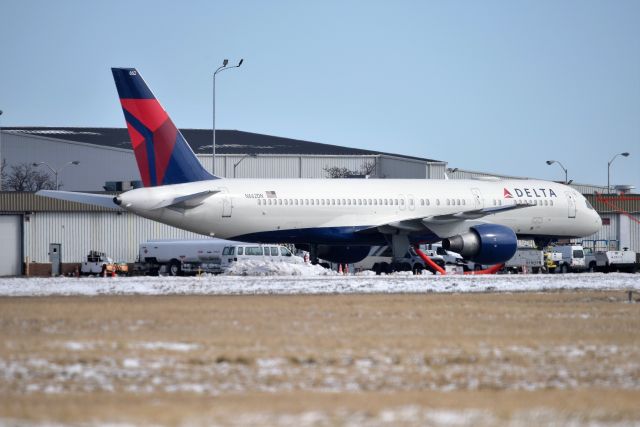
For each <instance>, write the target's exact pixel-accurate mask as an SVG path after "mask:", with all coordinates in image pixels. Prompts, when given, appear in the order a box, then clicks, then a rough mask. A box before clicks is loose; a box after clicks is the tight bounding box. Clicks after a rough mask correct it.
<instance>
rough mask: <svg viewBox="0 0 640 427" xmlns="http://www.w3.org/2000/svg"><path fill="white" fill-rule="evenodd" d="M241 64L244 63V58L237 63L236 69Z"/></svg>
mask: <svg viewBox="0 0 640 427" xmlns="http://www.w3.org/2000/svg"><path fill="white" fill-rule="evenodd" d="M243 62H244V58H242V59H241V60H240V62H238V67H239V66H241V65H242V63H243Z"/></svg>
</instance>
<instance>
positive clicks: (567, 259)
mask: <svg viewBox="0 0 640 427" xmlns="http://www.w3.org/2000/svg"><path fill="white" fill-rule="evenodd" d="M553 251H554V252H557V253H560V254H562V260H560V261H558V262H557V264H558V267H557V268H556V272H557V273H568V272H570V271H584V270H585V269H586V268H587V266H586V265H585V263H584V248H583V247H582V246H580V245H562V246H554V247H553Z"/></svg>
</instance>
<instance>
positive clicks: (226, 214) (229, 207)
mask: <svg viewBox="0 0 640 427" xmlns="http://www.w3.org/2000/svg"><path fill="white" fill-rule="evenodd" d="M220 193H221V195H222V218H231V212H232V211H233V201H232V200H231V196H229V190H227V189H226V188H221V189H220Z"/></svg>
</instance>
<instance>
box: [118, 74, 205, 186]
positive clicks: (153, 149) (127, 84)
mask: <svg viewBox="0 0 640 427" xmlns="http://www.w3.org/2000/svg"><path fill="white" fill-rule="evenodd" d="M111 71H112V72H113V79H114V80H115V83H116V88H117V89H118V95H119V96H120V103H121V104H122V111H123V112H124V118H125V120H126V122H127V129H128V130H129V137H130V138H131V144H132V145H133V152H134V153H135V155H136V161H137V163H138V169H139V170H140V177H141V178H142V182H143V184H144V186H145V187H153V186H156V185H167V184H181V183H185V182H193V181H204V180H208V179H216V178H217V177H216V176H214V175H211V174H210V173H209V172H207V171H206V170H205V169H204V167H202V164H201V163H200V161H199V160H198V158H197V157H196V155H195V154H194V153H193V150H191V147H189V144H187V141H186V140H185V139H184V137H183V136H182V134H181V133H180V131H179V130H178V129H177V128H176V127H175V125H174V124H173V122H172V121H171V118H169V115H168V114H167V112H166V111H165V110H164V108H162V106H161V105H160V103H159V102H158V100H157V99H156V97H155V96H154V95H153V93H152V92H151V90H150V89H149V87H148V86H147V84H146V83H145V81H144V80H143V78H142V76H140V74H139V73H138V71H137V70H136V69H135V68H112V69H111Z"/></svg>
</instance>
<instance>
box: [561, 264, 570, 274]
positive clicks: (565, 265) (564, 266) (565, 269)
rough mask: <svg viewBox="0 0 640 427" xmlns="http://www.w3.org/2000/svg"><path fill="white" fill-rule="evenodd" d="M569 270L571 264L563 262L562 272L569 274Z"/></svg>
mask: <svg viewBox="0 0 640 427" xmlns="http://www.w3.org/2000/svg"><path fill="white" fill-rule="evenodd" d="M568 272H569V266H568V265H567V264H562V267H560V273H562V274H567V273H568Z"/></svg>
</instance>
